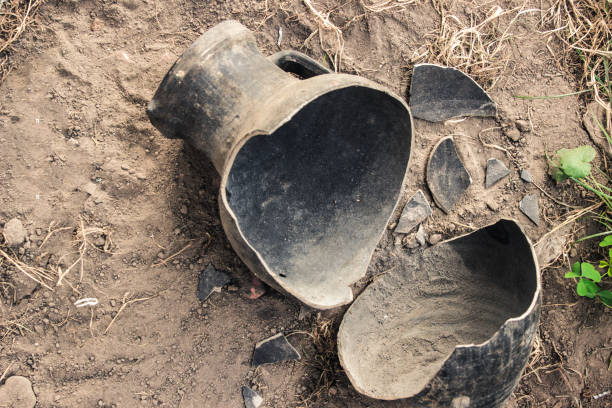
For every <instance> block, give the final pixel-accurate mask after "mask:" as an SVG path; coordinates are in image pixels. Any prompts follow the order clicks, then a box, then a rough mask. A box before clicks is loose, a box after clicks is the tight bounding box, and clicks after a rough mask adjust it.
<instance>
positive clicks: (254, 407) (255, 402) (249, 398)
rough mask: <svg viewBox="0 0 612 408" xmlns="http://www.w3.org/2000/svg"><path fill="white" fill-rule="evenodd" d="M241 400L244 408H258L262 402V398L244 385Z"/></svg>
mask: <svg viewBox="0 0 612 408" xmlns="http://www.w3.org/2000/svg"><path fill="white" fill-rule="evenodd" d="M242 399H243V400H244V408H259V407H260V406H261V403H262V402H263V398H261V396H260V395H259V394H258V393H256V392H255V391H253V390H252V389H251V388H249V387H247V386H246V385H243V386H242Z"/></svg>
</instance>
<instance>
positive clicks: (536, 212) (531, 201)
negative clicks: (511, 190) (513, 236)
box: [519, 194, 540, 225]
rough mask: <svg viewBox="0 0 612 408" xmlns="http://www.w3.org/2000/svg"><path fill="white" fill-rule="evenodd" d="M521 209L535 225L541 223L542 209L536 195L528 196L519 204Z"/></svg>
mask: <svg viewBox="0 0 612 408" xmlns="http://www.w3.org/2000/svg"><path fill="white" fill-rule="evenodd" d="M519 208H520V209H521V211H522V212H523V214H525V215H526V216H527V218H529V219H530V220H531V221H532V222H533V223H534V224H535V225H539V223H540V207H539V205H538V196H537V195H536V194H527V195H526V196H525V197H523V199H522V200H521V202H520V203H519Z"/></svg>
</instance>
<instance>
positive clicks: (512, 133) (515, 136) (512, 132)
mask: <svg viewBox="0 0 612 408" xmlns="http://www.w3.org/2000/svg"><path fill="white" fill-rule="evenodd" d="M504 134H505V135H506V137H507V138H508V139H510V140H512V141H513V142H518V141H519V140H521V138H522V137H523V135H521V132H519V130H518V129H517V128H516V127H514V126H509V127H507V128H504Z"/></svg>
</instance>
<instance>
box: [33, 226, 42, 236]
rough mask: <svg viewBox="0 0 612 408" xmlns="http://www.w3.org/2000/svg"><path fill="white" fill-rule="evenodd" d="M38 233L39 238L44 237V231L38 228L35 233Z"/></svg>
mask: <svg viewBox="0 0 612 408" xmlns="http://www.w3.org/2000/svg"><path fill="white" fill-rule="evenodd" d="M34 232H35V233H36V235H37V236H39V237H40V236H41V235H42V230H41V229H40V228H36V230H35V231H34Z"/></svg>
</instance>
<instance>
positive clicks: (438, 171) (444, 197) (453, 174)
mask: <svg viewBox="0 0 612 408" xmlns="http://www.w3.org/2000/svg"><path fill="white" fill-rule="evenodd" d="M471 184H472V178H471V177H470V174H469V173H468V172H467V170H466V169H465V167H464V166H463V163H462V162H461V158H460V157H459V154H458V153H457V149H456V148H455V142H454V141H453V138H452V136H449V137H445V138H443V139H442V140H440V141H439V142H438V144H437V145H436V146H435V147H434V149H433V152H432V154H431V156H430V157H429V162H428V163H427V185H428V187H429V190H430V191H431V194H432V197H433V199H434V201H435V202H436V204H437V205H438V206H439V207H440V208H441V209H442V210H443V211H444V212H445V213H448V212H450V210H451V209H452V208H453V206H454V205H455V203H456V202H457V200H459V197H461V196H462V195H463V193H464V192H465V191H466V190H467V189H468V187H469V186H470V185H471Z"/></svg>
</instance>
